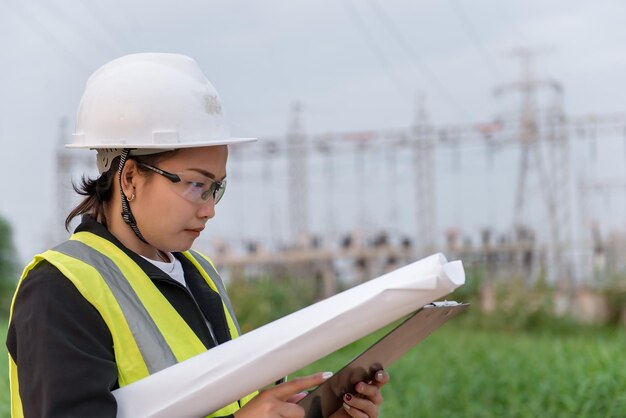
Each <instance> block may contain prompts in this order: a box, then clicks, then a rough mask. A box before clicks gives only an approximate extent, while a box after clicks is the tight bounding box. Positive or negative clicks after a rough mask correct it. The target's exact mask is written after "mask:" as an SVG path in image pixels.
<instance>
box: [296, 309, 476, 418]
mask: <svg viewBox="0 0 626 418" xmlns="http://www.w3.org/2000/svg"><path fill="white" fill-rule="evenodd" d="M468 306H469V304H467V303H458V302H453V301H445V302H433V303H430V304H428V305H426V306H424V307H423V308H421V309H419V310H417V311H415V312H414V313H413V314H411V315H410V316H409V317H408V318H407V319H406V320H405V321H404V322H402V323H401V324H400V325H398V326H397V327H396V328H394V329H393V330H392V331H390V332H389V333H388V334H387V335H385V336H384V337H382V338H381V339H380V340H378V342H376V343H375V344H374V345H372V346H371V347H370V348H368V349H367V350H365V351H364V352H363V353H361V354H360V355H359V356H358V357H356V358H355V359H354V360H352V361H351V362H350V363H348V364H347V365H346V366H344V367H343V368H342V369H341V370H340V371H339V372H338V373H336V374H334V375H333V376H332V377H331V378H330V379H328V380H327V381H326V382H324V383H323V384H321V385H320V386H318V387H317V388H316V389H314V390H313V391H312V392H310V393H309V394H308V395H307V396H306V397H304V398H303V399H302V400H300V402H298V405H300V406H302V407H303V408H304V410H305V411H306V415H305V418H328V417H329V416H330V415H331V414H332V413H333V412H335V411H336V410H337V409H339V408H340V407H341V406H342V404H343V395H344V394H346V393H352V394H354V393H356V392H355V390H354V385H355V384H357V383H358V382H361V381H368V380H372V379H373V378H374V374H375V373H376V372H377V371H378V370H380V369H383V368H385V369H386V368H388V367H389V366H390V365H391V364H392V363H393V362H395V361H396V360H397V359H399V358H400V357H402V355H403V354H404V353H406V352H407V351H408V350H409V349H411V348H412V347H414V346H415V345H417V344H418V343H419V342H421V341H422V340H424V339H425V338H426V337H428V336H429V335H430V334H431V333H432V332H433V331H434V330H436V329H437V328H439V327H440V326H441V325H443V324H445V323H446V322H447V321H448V320H449V319H452V318H454V317H455V316H457V315H458V314H459V313H461V312H463V311H464V310H465V309H466V308H467V307H468Z"/></svg>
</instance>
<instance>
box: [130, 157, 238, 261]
mask: <svg viewBox="0 0 626 418" xmlns="http://www.w3.org/2000/svg"><path fill="white" fill-rule="evenodd" d="M227 157H228V148H227V146H225V145H223V146H213V147H202V148H188V149H181V150H179V151H177V152H176V153H175V154H174V156H173V157H171V158H168V159H165V160H163V161H161V162H159V163H157V164H155V167H157V168H159V169H161V170H163V171H166V172H169V173H183V175H181V177H183V180H182V181H181V182H179V183H172V182H171V181H170V180H169V179H167V178H166V177H164V176H162V175H160V174H157V173H150V175H144V174H139V175H135V176H133V183H134V186H135V194H136V196H135V199H133V201H132V202H131V204H130V205H131V210H132V211H133V215H134V216H135V220H136V222H137V226H138V227H139V230H140V231H141V233H142V235H143V236H144V238H145V239H146V240H147V241H148V242H149V243H150V244H151V245H152V246H154V247H156V248H157V249H159V250H162V251H168V252H174V251H185V250H188V249H189V248H191V245H192V244H193V242H194V241H195V239H196V238H198V236H199V235H200V233H201V232H202V230H203V229H204V225H205V224H206V222H207V221H208V220H209V219H211V218H212V217H213V216H215V201H214V199H213V197H212V196H211V197H208V199H207V200H206V201H202V200H200V201H199V200H198V199H195V201H194V199H193V197H190V195H189V194H186V193H181V188H182V190H186V189H185V187H195V185H196V184H198V185H199V184H201V183H196V182H203V183H202V184H204V185H210V184H211V183H212V180H217V181H221V180H224V179H225V178H226V159H227ZM189 180H193V182H194V183H193V185H192V186H190V184H191V183H189ZM192 191H194V190H192Z"/></svg>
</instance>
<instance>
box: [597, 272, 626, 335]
mask: <svg viewBox="0 0 626 418" xmlns="http://www.w3.org/2000/svg"><path fill="white" fill-rule="evenodd" d="M602 295H603V296H604V297H605V299H606V302H607V308H608V322H609V324H611V325H619V324H620V323H621V321H622V320H624V319H625V318H624V316H625V315H626V273H623V272H622V273H612V274H610V275H608V276H607V277H605V278H603V280H602Z"/></svg>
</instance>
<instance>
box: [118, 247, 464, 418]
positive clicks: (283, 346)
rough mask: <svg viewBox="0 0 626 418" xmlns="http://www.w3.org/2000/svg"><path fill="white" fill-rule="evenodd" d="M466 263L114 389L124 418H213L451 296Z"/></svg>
mask: <svg viewBox="0 0 626 418" xmlns="http://www.w3.org/2000/svg"><path fill="white" fill-rule="evenodd" d="M464 282H465V273H464V271H463V265H462V264H461V262H460V261H454V262H450V263H448V262H447V260H446V258H445V257H444V256H443V254H435V255H432V256H430V257H427V258H424V259H422V260H420V261H417V262H415V263H412V264H409V265H407V266H405V267H402V268H399V269H397V270H395V271H392V272H390V273H387V274H384V275H382V276H380V277H378V278H376V279H374V280H370V281H369V282H366V283H364V284H362V285H359V286H356V287H353V288H352V289H349V290H346V291H345V292H342V293H339V294H337V295H335V296H332V297H330V298H328V299H325V300H323V301H321V302H318V303H316V304H314V305H311V306H308V307H306V308H304V309H301V310H299V311H297V312H294V313H292V314H290V315H287V316H285V317H283V318H281V319H279V320H276V321H274V322H272V323H270V324H267V325H265V326H263V327H261V328H258V329H256V330H254V331H251V332H249V333H247V334H244V335H242V336H241V337H239V338H237V339H235V340H232V341H229V342H227V343H225V344H222V345H219V346H217V347H215V348H213V349H211V350H209V351H207V352H206V353H203V354H200V355H198V356H195V357H193V358H190V359H188V360H185V361H184V362H182V363H179V364H176V365H174V366H172V367H169V368H167V369H164V370H161V371H160V372H158V373H155V374H153V375H151V376H149V377H147V378H145V379H142V380H140V381H137V382H135V383H132V384H130V385H128V386H125V387H124V388H121V389H118V390H115V391H114V392H113V395H114V396H115V398H116V399H117V403H118V414H117V416H118V417H119V418H143V417H152V418H166V417H167V418H171V417H181V418H185V417H189V418H197V417H202V416H206V415H209V414H211V413H212V412H214V411H217V410H219V409H221V408H223V407H224V406H226V405H228V404H230V403H232V402H234V401H236V400H237V399H240V398H241V397H243V396H245V395H247V394H249V393H252V392H254V391H255V390H258V389H259V388H262V387H264V386H266V385H268V384H270V383H272V382H274V381H276V380H278V379H280V378H281V377H282V376H285V375H288V374H290V373H293V372H294V371H297V370H299V369H301V368H302V367H304V366H307V365H308V364H310V363H312V362H314V361H316V360H318V359H320V358H322V357H324V356H326V355H328V354H330V353H332V352H334V351H336V350H338V349H340V348H342V347H344V346H346V345H348V344H350V343H352V342H354V341H356V340H358V339H359V338H362V337H364V336H366V335H368V334H370V333H371V332H373V331H375V330H377V329H379V328H381V327H383V326H385V325H387V324H389V323H391V322H393V321H395V320H397V319H399V318H401V317H403V316H404V315H407V314H409V313H411V312H413V311H415V310H417V309H419V308H421V307H422V306H424V305H426V304H428V303H430V302H432V301H434V300H436V299H439V298H441V297H443V296H445V295H446V294H448V293H450V292H452V291H453V290H454V289H456V288H457V287H459V286H460V285H462V284H463V283H464Z"/></svg>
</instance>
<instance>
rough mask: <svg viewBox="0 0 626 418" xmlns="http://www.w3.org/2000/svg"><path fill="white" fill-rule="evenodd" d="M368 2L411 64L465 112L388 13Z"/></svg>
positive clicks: (462, 112) (451, 103) (440, 93)
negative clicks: (410, 60)
mask: <svg viewBox="0 0 626 418" xmlns="http://www.w3.org/2000/svg"><path fill="white" fill-rule="evenodd" d="M368 4H369V5H370V7H371V8H372V9H374V12H375V14H376V16H377V17H378V19H379V20H380V21H381V22H382V24H383V25H384V26H385V27H386V28H387V30H388V31H389V32H390V33H391V34H392V35H393V36H395V38H396V39H397V41H398V42H399V44H400V46H401V47H402V49H403V50H404V52H405V54H407V55H408V56H409V57H410V58H411V59H412V61H413V65H414V66H415V67H416V68H417V69H418V71H420V72H421V73H422V74H423V75H424V76H425V77H426V78H427V79H428V80H429V81H430V82H431V83H432V84H433V85H434V86H435V89H436V90H437V93H438V94H439V95H440V96H441V97H442V98H443V99H444V101H446V102H447V103H448V105H450V106H451V107H453V108H454V109H455V110H456V111H457V112H458V113H459V114H460V115H464V114H467V113H468V112H467V111H466V109H465V108H464V107H463V106H461V105H460V103H459V102H458V101H457V100H456V99H455V97H454V96H453V95H452V94H450V92H448V90H447V89H446V88H445V87H444V85H443V83H442V82H441V81H440V80H439V78H438V77H437V76H436V75H435V73H434V72H433V71H431V69H430V68H429V67H428V65H426V63H425V62H424V60H422V59H421V57H420V56H419V54H418V53H417V52H415V49H413V47H412V46H411V44H410V43H409V42H408V41H407V39H406V37H405V36H404V34H403V33H402V32H401V31H400V29H398V27H397V25H395V24H394V22H393V21H392V20H391V18H390V17H389V15H388V14H387V13H386V12H385V10H384V9H383V8H382V6H381V5H380V4H378V2H376V1H375V0H369V2H368Z"/></svg>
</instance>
